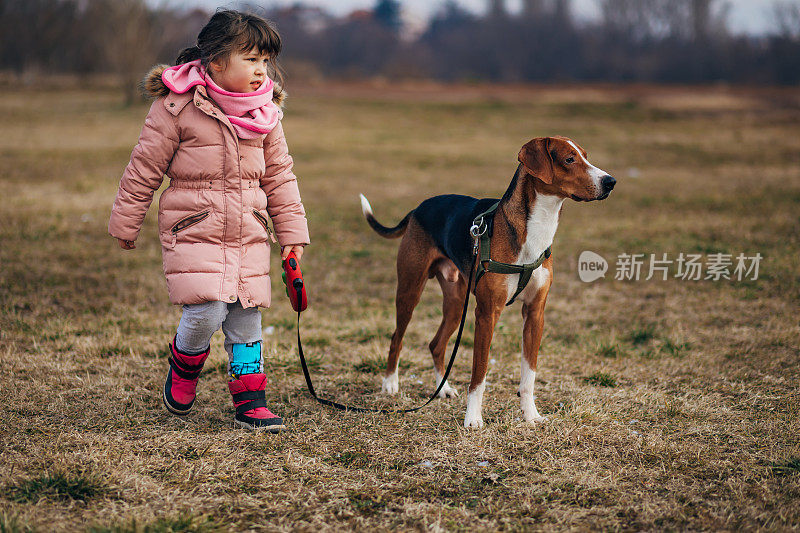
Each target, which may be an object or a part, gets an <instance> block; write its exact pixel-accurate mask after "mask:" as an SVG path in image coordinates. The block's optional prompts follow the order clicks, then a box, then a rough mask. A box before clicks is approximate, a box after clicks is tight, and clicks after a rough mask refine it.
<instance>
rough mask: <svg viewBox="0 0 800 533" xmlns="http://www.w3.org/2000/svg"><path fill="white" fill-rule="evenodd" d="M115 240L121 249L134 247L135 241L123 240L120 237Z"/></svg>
mask: <svg viewBox="0 0 800 533" xmlns="http://www.w3.org/2000/svg"><path fill="white" fill-rule="evenodd" d="M117 242H118V243H119V247H120V248H122V249H123V250H133V249H134V248H136V243H135V242H133V241H125V240H122V239H117Z"/></svg>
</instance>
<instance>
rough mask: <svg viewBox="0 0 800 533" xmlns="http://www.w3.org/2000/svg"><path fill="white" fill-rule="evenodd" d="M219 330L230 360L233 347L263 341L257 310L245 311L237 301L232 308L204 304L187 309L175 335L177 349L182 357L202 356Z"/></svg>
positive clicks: (227, 305) (231, 305)
mask: <svg viewBox="0 0 800 533" xmlns="http://www.w3.org/2000/svg"><path fill="white" fill-rule="evenodd" d="M220 327H222V333H224V334H225V351H226V352H228V359H229V360H230V358H231V357H232V356H233V352H232V346H233V345H234V344H242V343H248V342H256V341H260V340H261V312H260V311H259V310H258V307H248V308H247V309H244V308H242V304H241V303H240V302H239V301H238V300H237V301H236V302H234V303H232V304H231V303H227V302H205V303H201V304H192V305H184V306H183V314H182V315H181V321H180V323H179V324H178V332H177V334H176V335H175V348H177V350H178V351H180V352H183V353H187V352H188V353H200V352H203V351H205V349H206V348H208V345H209V344H210V342H211V336H212V335H213V334H214V333H215V332H216V331H217V330H218V329H219V328H220ZM262 368H263V363H262Z"/></svg>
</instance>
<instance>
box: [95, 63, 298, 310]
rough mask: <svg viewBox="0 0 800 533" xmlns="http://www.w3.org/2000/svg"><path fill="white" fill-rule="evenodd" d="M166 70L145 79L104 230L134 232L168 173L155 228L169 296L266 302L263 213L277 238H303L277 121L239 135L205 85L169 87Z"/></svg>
mask: <svg viewBox="0 0 800 533" xmlns="http://www.w3.org/2000/svg"><path fill="white" fill-rule="evenodd" d="M162 70H163V67H161V68H156V69H154V70H153V71H151V72H150V74H148V76H147V78H146V79H145V88H146V90H147V92H148V94H149V95H150V96H152V97H158V99H157V100H156V101H155V102H153V105H152V106H151V107H150V112H149V113H148V115H147V118H146V119H145V123H144V127H143V128H142V133H141V135H140V136H139V142H138V144H137V145H136V147H135V148H134V149H133V153H132V154H131V161H130V163H129V164H128V166H127V168H126V169H125V172H124V174H123V176H122V180H121V181H120V184H119V191H118V192H117V198H116V200H115V201H114V206H113V208H112V210H111V219H110V220H109V222H108V231H109V233H110V234H111V235H112V236H114V237H116V238H118V239H123V240H128V241H134V240H136V238H137V237H138V235H139V230H140V229H141V226H142V221H143V220H144V216H145V213H146V212H147V209H148V207H149V206H150V203H151V202H152V200H153V194H154V193H155V191H156V190H157V189H158V188H159V187H160V185H161V182H162V180H163V177H164V175H165V174H166V176H167V177H168V178H169V179H170V182H169V187H168V188H167V189H165V190H164V192H163V193H162V194H161V197H160V198H159V202H158V231H159V237H160V240H161V248H162V252H163V257H164V274H165V275H166V278H167V288H168V290H169V298H170V301H171V302H172V303H174V304H196V303H201V302H207V301H215V300H219V301H224V302H235V301H236V299H237V298H238V299H239V300H241V303H242V306H244V307H252V306H263V307H268V306H269V304H270V284H269V244H268V242H267V241H268V239H269V238H270V237H271V236H272V234H271V230H270V228H269V224H268V222H269V220H270V219H271V220H272V224H273V226H274V227H275V236H276V237H277V242H278V243H279V244H280V245H281V246H286V245H290V244H308V243H309V236H308V226H307V223H306V218H305V210H304V209H303V204H302V203H301V201H300V193H299V191H298V189H297V179H296V178H295V176H294V174H293V173H292V157H291V156H290V155H289V152H288V148H287V146H286V139H285V137H284V135H283V127H282V126H281V123H280V122H278V125H277V127H275V129H273V130H272V131H271V132H270V133H268V134H267V135H262V136H261V137H259V138H257V139H240V138H238V137H237V136H236V133H235V131H234V129H233V126H232V125H231V123H230V121H229V120H228V119H227V117H226V116H225V115H224V114H223V113H222V111H221V110H220V109H219V107H218V106H217V105H216V104H215V103H214V101H213V100H211V99H210V98H209V97H208V95H207V93H206V90H205V87H202V86H197V87H194V88H193V89H191V90H190V91H189V92H187V93H184V94H176V93H173V92H170V91H169V89H167V87H166V86H165V85H164V84H163V81H162V80H161V71H162ZM276 100H277V101H278V103H280V99H279V98H276ZM273 241H274V239H273Z"/></svg>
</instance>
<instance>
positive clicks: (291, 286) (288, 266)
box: [282, 252, 308, 313]
mask: <svg viewBox="0 0 800 533" xmlns="http://www.w3.org/2000/svg"><path fill="white" fill-rule="evenodd" d="M282 278H283V282H284V283H285V284H286V294H288V295H289V300H290V301H291V302H292V309H294V310H295V311H297V312H298V313H299V312H300V311H305V309H306V307H308V298H307V297H306V287H305V283H303V273H302V272H300V263H299V262H298V261H297V256H296V255H294V252H292V253H290V254H289V256H288V257H287V258H286V260H284V262H283V276H282Z"/></svg>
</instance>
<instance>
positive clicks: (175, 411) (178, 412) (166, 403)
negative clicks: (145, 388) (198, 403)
mask: <svg viewBox="0 0 800 533" xmlns="http://www.w3.org/2000/svg"><path fill="white" fill-rule="evenodd" d="M161 399H162V400H164V407H166V408H167V411H169V412H170V413H172V414H173V415H178V416H183V415H188V414H189V413H190V412H192V408H191V407H190V408H188V409H186V410H185V411H181V410H180V409H175V408H174V407H172V406H171V405H170V404H169V401H168V400H167V391H165V390H162V391H161ZM192 407H194V406H192Z"/></svg>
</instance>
